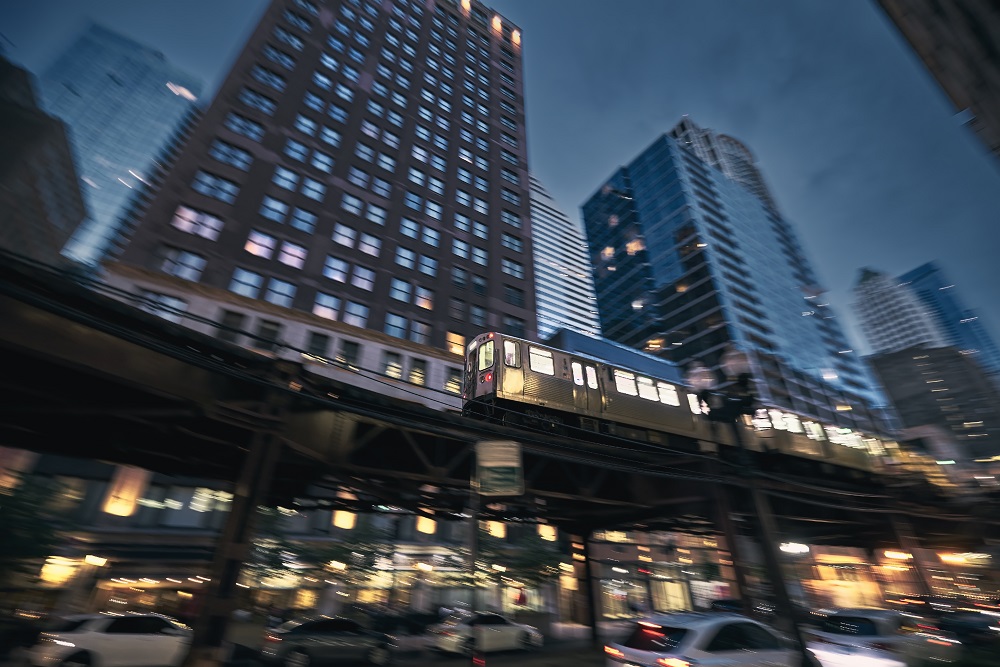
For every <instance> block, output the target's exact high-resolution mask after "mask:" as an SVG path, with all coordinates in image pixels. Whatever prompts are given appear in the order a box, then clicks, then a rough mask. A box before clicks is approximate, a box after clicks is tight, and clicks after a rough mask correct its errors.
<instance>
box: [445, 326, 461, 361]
mask: <svg viewBox="0 0 1000 667" xmlns="http://www.w3.org/2000/svg"><path fill="white" fill-rule="evenodd" d="M445 347H446V348H447V350H448V352H450V353H451V354H457V355H459V356H465V336H463V335H461V334H458V333H455V332H454V331H449V332H448V333H447V334H446V335H445Z"/></svg>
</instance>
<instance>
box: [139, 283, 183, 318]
mask: <svg viewBox="0 0 1000 667" xmlns="http://www.w3.org/2000/svg"><path fill="white" fill-rule="evenodd" d="M139 297H140V302H139V307H140V308H142V309H143V310H145V311H146V312H147V313H152V314H153V315H156V316H158V317H162V318H163V319H165V320H167V321H169V322H180V321H181V320H182V319H183V316H184V311H186V310H187V301H185V300H184V299H180V298H178V297H176V296H171V295H169V294H161V293H159V292H152V291H150V290H141V291H140V293H139Z"/></svg>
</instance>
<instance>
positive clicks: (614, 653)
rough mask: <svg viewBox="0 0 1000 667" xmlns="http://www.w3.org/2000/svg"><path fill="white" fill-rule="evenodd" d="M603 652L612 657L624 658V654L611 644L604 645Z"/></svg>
mask: <svg viewBox="0 0 1000 667" xmlns="http://www.w3.org/2000/svg"><path fill="white" fill-rule="evenodd" d="M604 652H605V653H607V654H608V655H610V656H611V657H612V658H624V657H625V654H624V653H622V652H621V651H619V650H618V649H616V648H614V647H612V646H605V647H604Z"/></svg>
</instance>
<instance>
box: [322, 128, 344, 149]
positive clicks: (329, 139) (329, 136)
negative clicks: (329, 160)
mask: <svg viewBox="0 0 1000 667" xmlns="http://www.w3.org/2000/svg"><path fill="white" fill-rule="evenodd" d="M319 138H320V140H321V141H322V142H323V143H326V144H330V145H331V146H333V147H334V148H337V147H339V146H340V132H337V131H336V130H335V129H333V128H331V127H326V126H325V125H324V126H323V129H322V130H320V131H319Z"/></svg>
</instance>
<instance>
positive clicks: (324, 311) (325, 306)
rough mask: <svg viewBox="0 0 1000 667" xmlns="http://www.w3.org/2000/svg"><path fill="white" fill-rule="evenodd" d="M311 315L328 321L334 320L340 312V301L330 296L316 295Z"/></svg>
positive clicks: (319, 293) (320, 293) (318, 293)
mask: <svg viewBox="0 0 1000 667" xmlns="http://www.w3.org/2000/svg"><path fill="white" fill-rule="evenodd" d="M312 312H313V315H318V316H319V317H325V318H326V319H328V320H336V319H337V313H338V312H340V299H338V298H337V297H335V296H333V295H332V294H324V293H323V292H317V293H316V302H315V303H314V304H313V309H312Z"/></svg>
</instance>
